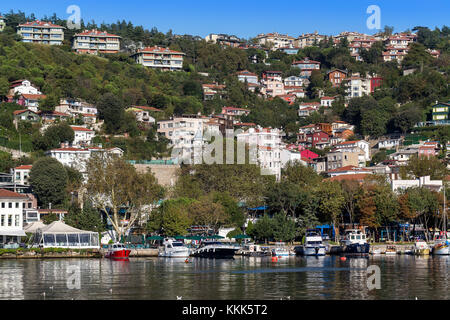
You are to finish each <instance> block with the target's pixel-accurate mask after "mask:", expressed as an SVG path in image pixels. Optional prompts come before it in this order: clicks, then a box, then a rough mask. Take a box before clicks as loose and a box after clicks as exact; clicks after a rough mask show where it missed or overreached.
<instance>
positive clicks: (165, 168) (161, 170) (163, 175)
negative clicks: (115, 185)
mask: <svg viewBox="0 0 450 320" xmlns="http://www.w3.org/2000/svg"><path fill="white" fill-rule="evenodd" d="M134 167H135V168H136V171H137V172H139V173H145V172H148V170H149V169H150V170H151V172H152V173H153V174H154V175H155V177H156V179H157V180H158V183H159V184H160V185H162V186H164V187H172V186H174V185H175V184H176V182H177V180H178V169H180V166H179V165H156V164H135V165H134Z"/></svg>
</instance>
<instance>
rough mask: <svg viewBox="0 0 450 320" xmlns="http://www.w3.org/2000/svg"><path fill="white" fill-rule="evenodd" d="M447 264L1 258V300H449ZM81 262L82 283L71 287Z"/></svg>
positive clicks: (416, 260)
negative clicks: (373, 277)
mask: <svg viewBox="0 0 450 320" xmlns="http://www.w3.org/2000/svg"><path fill="white" fill-rule="evenodd" d="M370 265H377V266H379V267H380V269H381V288H382V289H381V290H374V291H370V292H369V291H368V289H367V285H366V280H367V272H366V269H367V267H368V266H370ZM449 265H450V257H413V256H393V257H389V256H388V257H386V256H378V257H370V258H368V259H355V258H352V259H348V260H347V261H345V262H344V261H340V260H339V258H338V257H321V258H315V257H311V258H309V257H308V258H303V257H290V258H282V259H280V261H279V262H278V263H273V262H272V261H271V258H270V257H269V258H244V257H242V258H236V259H235V260H208V259H193V260H192V263H189V264H186V263H185V262H184V259H163V258H141V259H130V261H129V262H124V261H111V260H107V259H103V260H98V259H92V260H82V259H80V260H0V299H34V300H36V299H39V300H43V299H46V300H55V299H58V300H60V299H62V300H71V299H75V300H87V299H89V300H90V299H148V300H158V299H163V300H176V299H177V297H183V300H205V299H207V300H210V299H213V300H225V299H232V300H280V299H286V298H287V297H290V299H291V300H298V299H415V298H416V297H417V298H418V299H449V298H450V290H449V285H450V276H449V273H448V272H449ZM74 266H75V267H74ZM71 267H72V268H71ZM77 268H79V269H78V270H80V289H79V290H78V289H72V290H70V289H68V287H67V282H68V277H69V276H71V275H72V274H73V270H77ZM73 283H75V282H73ZM44 292H45V296H44Z"/></svg>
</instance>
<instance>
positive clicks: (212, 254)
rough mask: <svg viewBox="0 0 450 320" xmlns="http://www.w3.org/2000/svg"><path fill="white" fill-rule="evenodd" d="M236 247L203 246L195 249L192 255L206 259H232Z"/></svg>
mask: <svg viewBox="0 0 450 320" xmlns="http://www.w3.org/2000/svg"><path fill="white" fill-rule="evenodd" d="M237 251H238V249H228V248H211V249H209V248H205V249H199V250H197V251H195V252H194V253H193V254H192V256H193V257H197V258H208V259H233V258H234V256H235V254H236V252H237Z"/></svg>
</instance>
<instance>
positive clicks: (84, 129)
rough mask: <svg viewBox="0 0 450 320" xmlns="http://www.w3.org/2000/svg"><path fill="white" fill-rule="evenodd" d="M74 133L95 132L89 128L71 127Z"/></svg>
mask: <svg viewBox="0 0 450 320" xmlns="http://www.w3.org/2000/svg"><path fill="white" fill-rule="evenodd" d="M71 128H72V130H73V131H87V132H93V131H94V130H91V129H88V128H84V127H75V126H71Z"/></svg>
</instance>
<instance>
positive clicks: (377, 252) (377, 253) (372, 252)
mask: <svg viewBox="0 0 450 320" xmlns="http://www.w3.org/2000/svg"><path fill="white" fill-rule="evenodd" d="M370 254H372V255H374V256H377V255H379V254H381V249H375V248H374V249H372V251H371V252H370Z"/></svg>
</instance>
